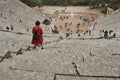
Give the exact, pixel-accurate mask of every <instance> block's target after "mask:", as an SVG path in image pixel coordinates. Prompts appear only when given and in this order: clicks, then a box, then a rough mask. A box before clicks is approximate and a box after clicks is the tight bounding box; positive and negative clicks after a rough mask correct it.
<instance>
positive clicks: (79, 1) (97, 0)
mask: <svg viewBox="0 0 120 80" xmlns="http://www.w3.org/2000/svg"><path fill="white" fill-rule="evenodd" d="M20 1H22V2H23V3H25V4H27V5H28V6H30V7H34V6H43V5H52V6H70V5H72V6H91V7H94V8H103V9H104V10H106V8H107V7H111V8H113V9H118V8H120V1H119V0H20Z"/></svg>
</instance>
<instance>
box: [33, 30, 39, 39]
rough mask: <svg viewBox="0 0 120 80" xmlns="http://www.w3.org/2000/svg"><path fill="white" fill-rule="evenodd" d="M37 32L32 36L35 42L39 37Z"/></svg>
mask: <svg viewBox="0 0 120 80" xmlns="http://www.w3.org/2000/svg"><path fill="white" fill-rule="evenodd" d="M37 32H38V30H37V31H35V33H34V34H33V40H36V41H38V40H39V39H40V37H39V35H38V33H37Z"/></svg>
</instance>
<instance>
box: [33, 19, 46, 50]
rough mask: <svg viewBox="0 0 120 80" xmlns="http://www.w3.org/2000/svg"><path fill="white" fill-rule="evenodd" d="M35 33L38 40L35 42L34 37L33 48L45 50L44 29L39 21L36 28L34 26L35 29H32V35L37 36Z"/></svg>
mask: <svg viewBox="0 0 120 80" xmlns="http://www.w3.org/2000/svg"><path fill="white" fill-rule="evenodd" d="M35 32H36V33H37V34H38V37H39V38H38V40H35V39H34V38H33V37H32V42H31V43H32V44H34V47H33V49H36V47H37V46H38V47H39V46H41V49H44V48H43V45H42V44H43V36H42V35H43V30H42V28H41V27H40V22H39V21H36V22H35V26H33V28H32V34H33V35H34V34H35Z"/></svg>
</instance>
